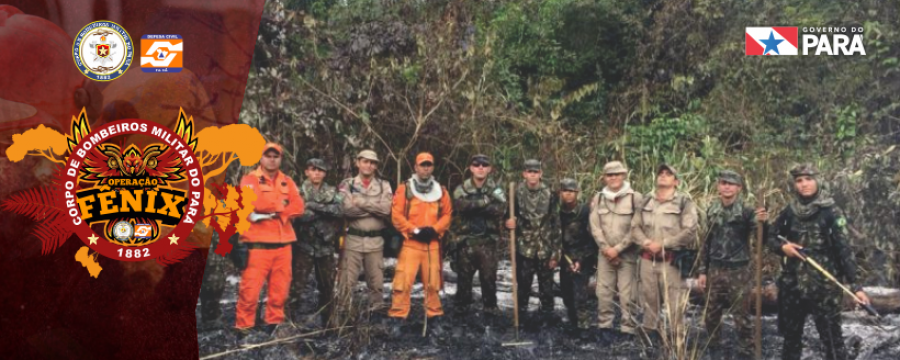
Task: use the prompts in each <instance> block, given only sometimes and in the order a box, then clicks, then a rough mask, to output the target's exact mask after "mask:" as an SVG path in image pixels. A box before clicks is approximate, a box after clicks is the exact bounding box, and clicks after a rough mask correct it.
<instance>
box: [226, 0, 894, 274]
mask: <svg viewBox="0 0 900 360" xmlns="http://www.w3.org/2000/svg"><path fill="white" fill-rule="evenodd" d="M898 18H900V2H898V1H876V0H863V1H854V2H849V1H838V0H821V1H812V0H800V1H787V0H776V1H766V2H763V1H760V0H747V1H731V0H693V1H691V0H623V1H612V0H593V1H590V0H516V1H475V0H449V1H448V0H439V1H388V0H345V1H334V0H275V1H272V0H270V1H268V2H267V3H266V10H265V13H264V15H263V21H262V24H261V26H260V34H259V42H258V45H257V48H256V51H255V56H254V65H253V68H252V70H251V73H250V79H249V82H248V86H247V93H246V98H245V101H244V106H243V111H242V113H241V120H242V121H243V122H245V123H249V124H251V125H254V126H257V127H258V128H259V129H260V130H261V131H262V132H263V133H264V135H266V136H268V137H269V138H271V139H274V140H276V141H279V142H282V143H284V144H285V145H286V149H287V152H289V154H288V156H287V158H286V164H287V166H286V167H285V168H286V169H287V170H288V172H290V173H291V174H293V175H296V176H300V175H301V174H302V168H303V163H304V161H305V159H306V158H308V157H310V156H321V157H325V158H327V159H329V160H330V161H332V162H333V163H334V164H335V165H337V168H338V169H337V171H334V172H333V173H332V174H330V177H331V179H330V180H331V181H336V180H338V179H339V178H341V177H344V176H347V175H349V174H350V173H351V172H352V170H353V169H352V165H351V158H352V156H353V155H354V154H355V153H356V152H357V151H359V150H360V149H362V148H374V149H376V150H377V151H378V152H379V153H380V154H382V156H383V157H384V158H385V159H384V160H385V161H384V166H383V169H382V170H383V174H384V176H385V177H387V178H388V179H391V180H392V181H396V180H397V179H399V178H406V177H407V176H409V174H410V165H411V161H412V159H413V156H414V155H415V153H416V152H418V151H423V150H427V151H431V152H432V153H434V154H435V156H436V157H437V158H438V159H439V160H438V167H437V169H436V172H437V175H438V177H439V178H440V179H441V181H442V182H444V183H449V184H450V185H451V186H455V185H456V184H458V183H459V182H460V181H461V180H462V179H463V178H464V177H465V173H464V171H465V167H466V163H467V159H468V157H469V156H470V155H472V154H474V153H486V154H489V155H491V156H493V158H494V159H495V162H496V169H497V170H499V171H500V174H501V176H502V177H503V181H510V180H513V179H516V178H517V177H518V175H517V174H518V169H519V168H520V164H521V163H522V162H523V161H524V160H525V159H526V158H531V157H535V158H540V159H542V160H543V161H544V164H545V171H546V173H547V177H548V179H550V180H554V181H555V180H557V179H559V178H561V177H566V176H568V177H575V178H576V179H578V180H579V181H580V182H581V184H582V185H583V187H584V188H585V189H586V190H587V191H586V193H589V192H592V191H593V190H594V189H597V188H598V186H599V185H600V184H599V177H598V176H597V175H598V173H599V170H600V168H601V167H602V166H603V163H604V162H606V161H608V160H613V159H624V160H625V161H626V163H627V164H628V165H629V166H630V168H631V169H632V174H631V179H632V180H633V182H634V186H635V187H636V188H637V189H639V190H641V191H649V190H651V188H652V185H653V168H654V167H655V166H656V164H658V163H660V162H663V161H666V162H669V163H672V164H674V165H675V166H676V167H677V168H678V169H679V170H680V171H681V172H682V175H683V176H684V180H683V184H682V190H684V191H687V192H690V193H691V194H692V196H693V197H694V199H695V200H696V201H697V202H698V203H699V204H700V205H701V207H703V208H705V207H706V205H707V204H708V203H709V202H710V201H711V200H712V199H714V197H715V189H714V182H715V174H716V172H717V171H718V170H720V169H722V168H731V169H736V170H739V171H741V172H743V173H744V174H745V176H746V178H747V182H748V184H747V185H748V186H747V189H746V190H749V191H748V192H747V194H746V195H748V197H749V198H750V199H749V200H750V201H755V200H754V199H753V197H754V195H755V194H756V193H759V192H760V191H764V192H769V193H770V194H771V196H768V197H767V200H768V202H769V206H770V208H771V209H772V210H774V211H777V210H780V208H781V207H782V206H783V204H784V203H785V199H786V197H787V196H788V193H787V191H786V190H787V184H788V182H787V176H786V170H787V169H788V168H789V167H790V166H791V165H792V164H794V163H796V162H798V161H812V162H814V163H816V164H817V165H818V166H819V167H820V168H821V169H822V170H823V171H824V172H825V174H826V175H825V177H826V178H827V180H828V184H829V185H830V188H831V189H832V190H833V192H834V193H835V195H836V198H837V200H838V202H839V205H841V206H842V207H843V208H844V209H845V210H846V211H847V213H848V214H849V215H850V217H851V222H852V226H853V227H852V229H853V235H854V244H855V245H856V249H857V250H858V256H859V257H860V260H863V259H865V260H867V261H865V262H863V261H860V263H864V264H866V265H865V266H866V269H865V270H866V271H867V272H866V276H867V279H868V280H867V281H868V283H869V284H891V285H894V286H896V285H897V284H898V283H900V274H898V268H897V266H898V265H897V264H900V255H898V250H900V249H897V246H896V243H897V239H896V238H897V236H898V235H900V223H898V221H897V219H898V218H900V186H898V181H900V150H896V149H894V144H897V143H898V142H900V98H898V96H897V94H900V71H898V70H900V60H898V58H900V47H898V46H900V32H898V27H897V25H898V21H897V19H898ZM772 25H790V26H801V27H802V26H846V27H850V26H862V27H864V29H865V35H864V44H865V48H866V52H867V55H866V56H826V55H822V56H812V55H809V56H785V57H760V56H745V55H744V35H743V33H744V27H746V26H772ZM773 190H781V191H773ZM771 270H773V269H772V267H769V268H768V270H767V272H768V271H771Z"/></svg>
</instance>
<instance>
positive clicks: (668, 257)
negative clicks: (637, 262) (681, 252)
mask: <svg viewBox="0 0 900 360" xmlns="http://www.w3.org/2000/svg"><path fill="white" fill-rule="evenodd" d="M641 259H644V260H650V261H653V260H656V261H665V262H670V261H672V260H673V259H675V253H673V252H670V251H666V256H665V258H664V257H662V256H659V255H653V254H651V253H650V252H649V251H642V252H641Z"/></svg>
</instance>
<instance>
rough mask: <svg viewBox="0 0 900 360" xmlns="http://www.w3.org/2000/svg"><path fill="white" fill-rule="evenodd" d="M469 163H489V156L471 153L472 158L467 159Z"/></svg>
mask: <svg viewBox="0 0 900 360" xmlns="http://www.w3.org/2000/svg"><path fill="white" fill-rule="evenodd" d="M469 163H470V164H482V165H490V164H491V158H490V157H488V156H487V155H485V154H475V155H472V158H471V159H469Z"/></svg>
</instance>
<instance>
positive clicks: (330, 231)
mask: <svg viewBox="0 0 900 360" xmlns="http://www.w3.org/2000/svg"><path fill="white" fill-rule="evenodd" d="M300 196H302V197H303V201H304V203H305V204H306V211H305V212H304V213H303V216H301V217H299V218H297V219H294V231H295V232H296V233H297V243H296V246H297V247H298V248H299V249H300V250H301V251H303V252H304V253H306V254H309V255H312V256H313V257H322V256H329V255H332V254H334V249H335V246H336V244H337V241H338V237H339V236H340V232H341V226H342V225H343V218H342V217H343V211H344V209H343V194H341V193H340V192H338V191H337V189H335V188H334V187H333V186H331V185H328V184H325V183H322V185H321V187H320V188H319V189H318V190H316V188H315V187H314V186H313V185H312V183H310V182H309V180H306V181H304V182H303V184H302V185H300Z"/></svg>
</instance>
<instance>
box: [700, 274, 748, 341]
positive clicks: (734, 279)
mask: <svg viewBox="0 0 900 360" xmlns="http://www.w3.org/2000/svg"><path fill="white" fill-rule="evenodd" d="M751 274H752V269H751V268H750V267H748V266H742V267H739V268H736V269H719V268H711V269H709V274H707V278H706V284H707V285H706V287H707V291H706V295H707V298H706V301H707V302H706V306H707V308H706V319H705V323H706V331H707V332H708V333H709V336H710V344H717V342H718V341H719V338H718V335H719V332H720V331H721V327H722V315H723V313H725V312H729V313H731V316H732V317H733V318H734V325H735V328H736V329H737V333H738V338H737V340H738V344H737V345H738V347H739V348H740V350H742V351H744V352H749V351H750V350H751V349H752V346H753V343H752V340H753V332H752V329H751V325H750V324H751V322H750V320H751V319H750V310H751V307H752V304H751V301H752V300H753V297H752V296H750V289H751V287H752V286H753V285H752V284H751V279H750V278H751Z"/></svg>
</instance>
